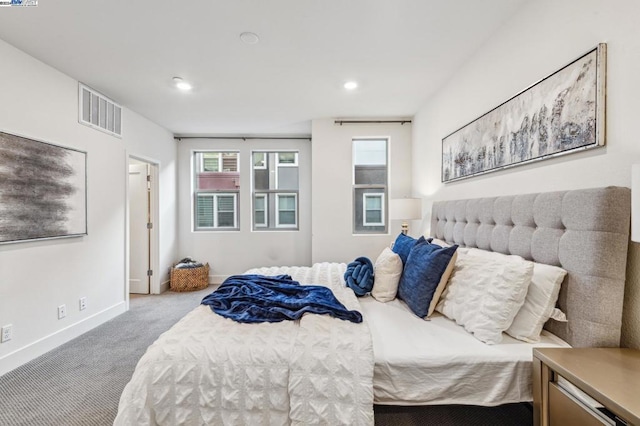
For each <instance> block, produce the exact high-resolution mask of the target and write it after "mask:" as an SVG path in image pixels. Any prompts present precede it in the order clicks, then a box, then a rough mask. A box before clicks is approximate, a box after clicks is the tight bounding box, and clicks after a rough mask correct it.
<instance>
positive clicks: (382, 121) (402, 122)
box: [333, 120, 411, 126]
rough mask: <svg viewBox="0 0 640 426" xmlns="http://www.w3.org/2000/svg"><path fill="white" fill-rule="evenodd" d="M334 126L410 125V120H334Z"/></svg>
mask: <svg viewBox="0 0 640 426" xmlns="http://www.w3.org/2000/svg"><path fill="white" fill-rule="evenodd" d="M333 123H334V124H339V125H341V126H342V125H343V124H369V123H375V124H394V123H397V124H400V125H404V123H411V120H335V121H334V122H333Z"/></svg>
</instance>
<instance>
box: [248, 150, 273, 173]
mask: <svg viewBox="0 0 640 426" xmlns="http://www.w3.org/2000/svg"><path fill="white" fill-rule="evenodd" d="M256 154H262V155H264V159H263V160H262V166H256V165H255V162H254V159H253V156H254V155H256ZM268 156H269V153H268V152H266V151H252V152H251V167H252V168H253V169H254V170H266V169H267V157H268Z"/></svg>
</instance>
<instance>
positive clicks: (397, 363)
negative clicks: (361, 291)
mask: <svg viewBox="0 0 640 426" xmlns="http://www.w3.org/2000/svg"><path fill="white" fill-rule="evenodd" d="M360 304H361V306H362V314H363V316H364V318H365V320H366V321H367V322H368V323H369V328H370V330H371V333H372V338H373V352H374V357H375V368H374V378H373V386H374V401H375V403H377V404H386V405H435V404H472V405H483V406H493V405H499V404H506V403H511V402H520V401H530V400H532V399H533V397H532V389H531V383H532V382H531V375H532V367H531V366H532V364H531V361H532V352H533V351H532V348H534V347H545V346H547V347H549V346H558V347H560V346H569V345H568V344H567V343H565V342H564V341H562V340H561V339H559V338H558V337H556V336H554V335H552V334H551V333H548V332H547V331H546V330H543V333H542V335H541V341H540V342H538V343H535V344H531V343H525V342H521V341H519V340H516V339H513V338H511V337H510V336H508V335H506V334H505V335H504V338H503V340H502V343H500V344H496V345H487V344H484V343H482V342H480V341H479V340H478V339H476V338H475V337H473V336H472V335H471V334H469V333H468V332H466V331H465V330H464V328H463V327H461V326H458V325H457V324H456V323H455V322H453V321H451V320H449V319H448V318H446V317H444V316H442V315H440V314H437V315H434V316H433V317H432V319H431V321H425V320H423V319H421V318H418V317H417V316H415V315H414V314H413V313H412V312H411V311H410V310H409V308H408V307H407V306H406V305H405V304H404V303H403V302H402V301H400V300H398V299H396V300H394V301H392V302H388V303H380V302H378V301H376V300H375V299H373V298H372V297H365V298H361V299H360Z"/></svg>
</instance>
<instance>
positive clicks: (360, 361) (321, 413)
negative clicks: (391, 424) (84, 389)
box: [114, 263, 373, 426]
mask: <svg viewBox="0 0 640 426" xmlns="http://www.w3.org/2000/svg"><path fill="white" fill-rule="evenodd" d="M344 271H345V265H344V264H336V263H320V264H315V265H314V266H313V267H310V268H308V267H289V268H287V267H279V268H260V269H252V270H250V271H247V273H252V274H263V275H278V274H289V275H291V276H292V277H293V279H294V280H296V281H299V282H300V283H301V284H317V285H325V286H327V287H329V288H331V290H332V291H333V293H334V294H335V296H336V297H337V298H338V299H339V300H340V301H341V302H342V303H343V304H344V305H345V306H346V308H347V309H350V310H353V309H356V310H360V309H359V308H360V305H359V302H358V300H357V299H356V297H355V295H354V294H353V292H352V291H351V290H350V289H349V288H347V287H345V285H344V279H343V274H344ZM372 377H373V350H372V343H371V334H370V332H369V328H368V326H367V324H366V323H365V322H363V323H360V324H354V323H351V322H348V321H342V320H339V319H336V318H333V317H330V316H327V315H313V314H306V315H304V316H303V317H302V319H301V320H299V321H283V322H280V323H261V324H240V323H236V322H234V321H232V320H230V319H227V318H224V317H222V316H219V315H217V314H215V313H213V312H212V311H211V309H210V308H209V307H208V306H202V305H201V306H199V307H197V308H196V309H194V310H193V311H192V312H190V313H189V314H187V315H186V316H185V317H184V318H183V319H182V320H180V321H179V322H178V323H177V324H176V325H174V326H173V327H172V328H171V329H170V330H169V331H167V332H165V333H164V334H162V335H161V336H160V337H159V338H158V340H157V341H156V342H155V343H153V344H152V345H151V346H150V347H149V349H148V350H147V352H146V353H145V354H144V356H143V357H142V358H141V359H140V361H139V362H138V365H137V367H136V370H135V372H134V374H133V377H132V378H131V381H130V382H129V383H128V384H127V386H126V387H125V389H124V392H123V393H122V396H121V397H120V406H119V409H118V415H117V417H116V420H115V422H114V424H115V425H150V424H152V425H155V424H158V425H172V426H173V425H214V424H215V425H287V424H294V425H314V424H327V425H372V424H373V390H372Z"/></svg>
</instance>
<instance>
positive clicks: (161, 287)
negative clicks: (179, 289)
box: [160, 280, 171, 294]
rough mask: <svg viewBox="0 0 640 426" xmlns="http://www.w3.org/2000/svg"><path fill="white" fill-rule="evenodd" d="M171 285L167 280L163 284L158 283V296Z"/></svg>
mask: <svg viewBox="0 0 640 426" xmlns="http://www.w3.org/2000/svg"><path fill="white" fill-rule="evenodd" d="M170 283H171V281H169V280H167V281H165V282H163V283H160V294H162V293H164V292H165V291H167V290H169V284H170Z"/></svg>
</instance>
